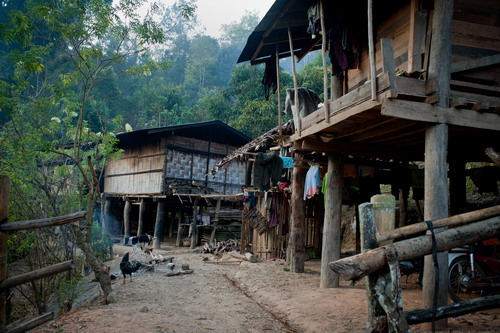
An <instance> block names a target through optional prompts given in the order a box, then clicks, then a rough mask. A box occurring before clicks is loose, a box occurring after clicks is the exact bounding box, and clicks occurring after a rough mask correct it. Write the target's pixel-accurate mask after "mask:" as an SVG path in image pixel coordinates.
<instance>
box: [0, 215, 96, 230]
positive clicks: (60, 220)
mask: <svg viewBox="0 0 500 333" xmlns="http://www.w3.org/2000/svg"><path fill="white" fill-rule="evenodd" d="M86 215H87V211H80V212H76V213H71V214H67V215H62V216H57V217H50V218H45V219H38V220H27V221H17V222H11V223H4V224H2V225H0V231H2V232H12V231H19V230H28V229H39V228H45V227H54V226H57V225H62V224H68V223H73V222H78V221H82V220H85V216H86Z"/></svg>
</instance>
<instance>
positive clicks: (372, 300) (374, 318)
mask: <svg viewBox="0 0 500 333" xmlns="http://www.w3.org/2000/svg"><path fill="white" fill-rule="evenodd" d="M358 209H359V222H360V226H361V251H362V252H363V251H366V250H370V249H374V248H376V247H377V246H378V245H377V239H376V238H375V233H376V227H375V216H374V211H373V204H372V203H363V204H361V205H359V207H358ZM378 275H379V274H378V272H375V273H372V274H369V275H368V276H367V277H366V279H365V280H366V281H365V284H366V296H367V298H368V326H369V327H368V329H367V332H385V331H387V317H386V314H385V311H384V310H383V309H382V307H381V306H380V304H379V302H378V300H377V297H376V295H375V290H374V289H375V285H376V283H377V279H378Z"/></svg>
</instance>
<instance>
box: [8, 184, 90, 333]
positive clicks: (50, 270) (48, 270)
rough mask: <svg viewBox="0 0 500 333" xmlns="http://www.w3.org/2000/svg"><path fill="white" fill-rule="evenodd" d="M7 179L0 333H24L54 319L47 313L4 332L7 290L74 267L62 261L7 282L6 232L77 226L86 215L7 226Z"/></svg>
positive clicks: (75, 214)
mask: <svg viewBox="0 0 500 333" xmlns="http://www.w3.org/2000/svg"><path fill="white" fill-rule="evenodd" d="M9 183H10V180H9V177H7V176H4V175H0V332H8V333H13V332H25V331H27V330H29V329H32V328H35V327H37V326H39V325H41V324H43V323H45V322H47V321H49V320H52V319H54V313H53V312H50V313H46V314H43V315H41V316H39V317H36V318H33V319H31V320H28V321H26V322H23V323H21V324H19V325H17V326H16V327H15V328H11V329H9V330H6V327H5V326H6V324H7V297H6V295H7V291H8V289H9V288H12V287H15V286H18V285H21V284H24V283H28V282H31V281H34V280H37V279H41V278H44V277H47V276H50V275H54V274H58V273H62V272H66V271H69V270H71V269H73V268H74V267H75V265H74V263H73V261H71V260H69V261H64V262H61V263H58V264H54V265H51V266H48V267H44V268H41V269H37V270H35V271H32V272H28V273H25V274H21V275H17V276H14V277H11V278H7V238H8V234H7V233H8V232H16V231H20V230H28V229H37V228H45V227H52V226H57V225H63V224H68V223H72V222H78V221H82V220H84V219H85V217H86V214H87V212H85V211H80V212H76V213H72V214H68V215H64V216H58V217H53V218H46V219H39V220H29V221H17V222H10V223H6V222H7V214H8V202H9V186H10V185H9Z"/></svg>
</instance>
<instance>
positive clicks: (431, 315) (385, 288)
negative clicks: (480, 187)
mask: <svg viewBox="0 0 500 333" xmlns="http://www.w3.org/2000/svg"><path fill="white" fill-rule="evenodd" d="M373 206H374V204H372V203H365V204H362V205H360V206H359V214H360V224H361V226H362V232H361V241H362V250H363V252H362V253H360V254H358V255H356V256H352V257H347V258H343V259H340V260H337V261H334V262H331V263H330V264H329V266H330V268H331V269H332V270H333V271H335V272H336V273H337V274H339V275H340V276H341V277H343V278H344V279H345V280H352V281H354V282H355V281H357V280H359V279H361V278H363V277H365V280H366V290H367V297H368V327H369V330H368V331H370V332H387V331H391V332H409V331H410V328H409V325H412V324H419V323H424V322H431V321H433V320H439V319H444V318H449V317H452V316H460V315H464V314H468V313H472V312H476V311H479V310H486V309H491V308H498V307H500V295H496V296H488V297H479V298H476V299H473V300H469V301H466V302H460V303H456V304H452V305H447V306H441V307H438V308H437V309H420V310H413V311H406V312H404V311H403V302H402V296H401V282H400V278H401V273H400V270H399V261H400V260H409V259H413V258H416V257H419V256H423V255H428V254H431V253H432V248H433V246H435V247H436V250H437V251H439V252H442V251H447V250H450V249H452V248H456V247H460V246H463V245H466V244H471V243H474V242H477V241H480V240H485V239H490V238H494V237H498V236H499V235H500V206H495V207H490V208H487V209H482V210H478V211H475V212H470V213H465V214H461V215H456V216H452V217H449V218H443V219H439V220H435V221H431V223H432V224H433V225H434V227H436V228H437V227H448V228H449V229H447V230H445V231H442V232H440V233H436V234H435V242H434V244H433V241H432V236H431V235H425V236H419V237H414V238H410V239H405V240H402V241H399V242H396V243H393V244H389V245H385V246H381V247H378V246H380V243H382V242H387V241H390V240H394V239H397V238H402V237H410V236H414V235H415V234H417V233H421V232H422V231H426V230H427V229H428V226H427V223H425V222H422V223H418V224H414V225H410V226H406V227H402V228H399V229H395V230H390V231H386V232H383V233H380V234H378V233H377V228H376V225H377V226H379V225H380V223H381V221H377V219H378V218H379V217H377V216H376V215H377V214H374V207H373ZM384 244H386V243H384ZM444 269H446V270H448V267H445V268H444Z"/></svg>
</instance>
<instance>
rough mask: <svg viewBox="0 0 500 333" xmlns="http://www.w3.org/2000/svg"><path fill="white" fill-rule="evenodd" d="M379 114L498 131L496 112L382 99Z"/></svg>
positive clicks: (498, 123)
mask: <svg viewBox="0 0 500 333" xmlns="http://www.w3.org/2000/svg"><path fill="white" fill-rule="evenodd" d="M381 114H382V115H384V116H389V117H395V118H401V119H408V120H414V121H423V122H428V123H438V124H449V125H456V126H464V127H471V128H479V129H488V130H494V131H500V115H498V114H494V113H485V112H477V111H472V110H459V109H455V108H445V107H439V106H435V105H430V104H427V103H419V102H411V101H403V100H389V99H386V100H383V101H382V111H381Z"/></svg>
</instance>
